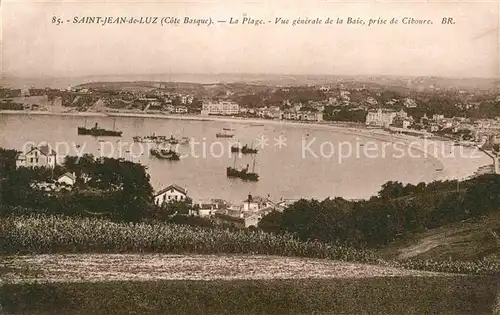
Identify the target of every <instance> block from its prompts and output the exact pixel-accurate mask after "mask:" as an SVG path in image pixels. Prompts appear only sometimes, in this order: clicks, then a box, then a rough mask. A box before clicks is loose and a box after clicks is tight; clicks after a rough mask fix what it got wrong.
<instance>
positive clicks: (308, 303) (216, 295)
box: [0, 276, 498, 315]
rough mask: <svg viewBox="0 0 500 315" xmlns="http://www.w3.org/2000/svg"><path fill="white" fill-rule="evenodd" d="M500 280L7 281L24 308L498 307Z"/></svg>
mask: <svg viewBox="0 0 500 315" xmlns="http://www.w3.org/2000/svg"><path fill="white" fill-rule="evenodd" d="M497 290H498V281H497V279H493V278H484V277H478V276H474V277H459V276H455V277H445V278H442V277H403V278H401V277H389V278H383V277H382V278H366V279H298V280H297V279H296V280H282V279H281V280H232V281H223V280H214V281H185V280H180V281H175V280H172V281H168V280H162V281H147V282H137V281H124V282H97V283H92V282H82V283H52V284H8V285H3V286H2V287H0V303H1V304H2V306H3V310H4V311H5V312H7V313H11V314H12V313H22V314H109V315H113V314H155V315H156V314H287V315H288V314H474V315H478V314H491V313H492V311H493V304H494V300H495V295H496V292H497Z"/></svg>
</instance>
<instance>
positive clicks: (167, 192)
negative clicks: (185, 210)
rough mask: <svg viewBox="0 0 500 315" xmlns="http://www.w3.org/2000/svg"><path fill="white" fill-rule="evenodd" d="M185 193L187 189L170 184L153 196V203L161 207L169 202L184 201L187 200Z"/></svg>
mask: <svg viewBox="0 0 500 315" xmlns="http://www.w3.org/2000/svg"><path fill="white" fill-rule="evenodd" d="M187 193H188V192H187V189H185V188H182V187H181V186H179V185H177V184H172V185H170V186H168V187H165V188H163V189H161V190H159V191H158V192H156V193H155V194H154V203H155V205H157V206H161V205H162V204H163V203H166V202H170V201H185V200H186V199H187V198H188V195H187Z"/></svg>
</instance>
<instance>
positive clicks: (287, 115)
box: [281, 110, 323, 122]
mask: <svg viewBox="0 0 500 315" xmlns="http://www.w3.org/2000/svg"><path fill="white" fill-rule="evenodd" d="M281 119H286V120H302V121H317V122H321V121H323V113H322V112H319V111H317V112H311V111H300V110H299V111H295V110H286V111H284V112H281Z"/></svg>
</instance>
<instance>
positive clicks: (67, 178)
mask: <svg viewBox="0 0 500 315" xmlns="http://www.w3.org/2000/svg"><path fill="white" fill-rule="evenodd" d="M57 182H58V183H59V184H65V185H68V186H73V185H74V184H75V183H76V175H75V173H69V172H68V173H64V174H62V175H61V176H59V177H58V178H57Z"/></svg>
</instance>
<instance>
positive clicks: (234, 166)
mask: <svg viewBox="0 0 500 315" xmlns="http://www.w3.org/2000/svg"><path fill="white" fill-rule="evenodd" d="M237 155H238V154H235V155H234V162H233V168H234V169H236V156H237Z"/></svg>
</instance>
